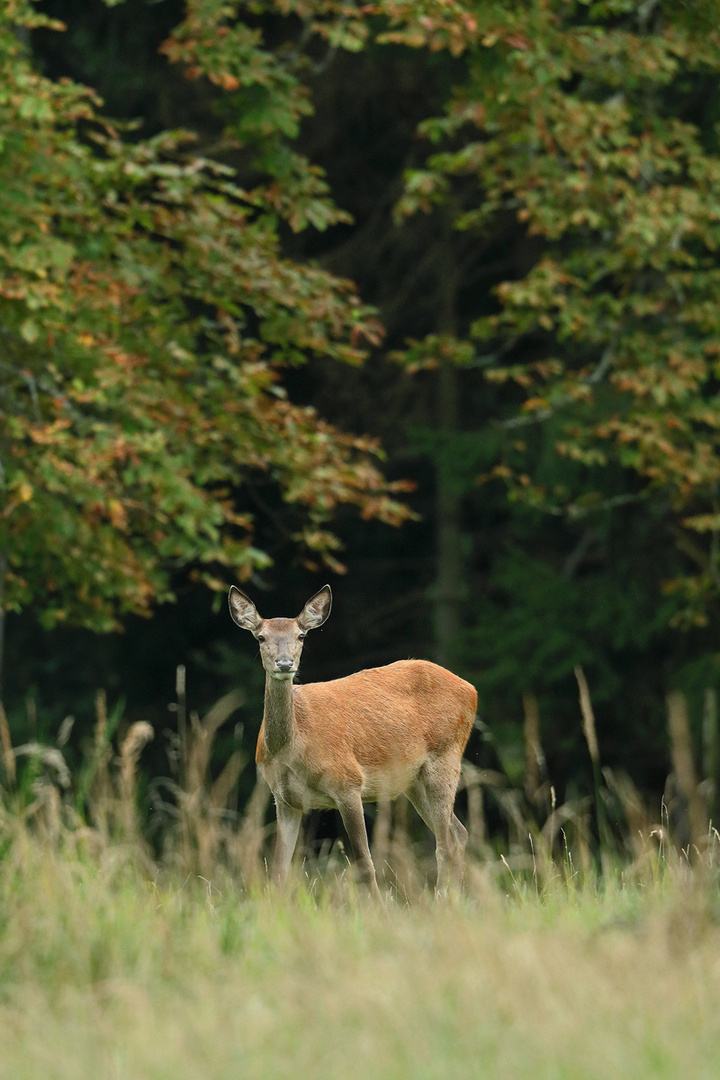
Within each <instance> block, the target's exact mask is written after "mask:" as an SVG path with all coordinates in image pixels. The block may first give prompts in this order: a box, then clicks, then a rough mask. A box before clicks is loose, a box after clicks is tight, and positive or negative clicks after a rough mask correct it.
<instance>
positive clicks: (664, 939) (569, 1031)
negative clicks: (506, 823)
mask: <svg viewBox="0 0 720 1080" xmlns="http://www.w3.org/2000/svg"><path fill="white" fill-rule="evenodd" d="M4 825H5V828H4V833H3V844H4V848H3V857H2V860H0V1031H2V1054H1V1055H0V1076H1V1077H3V1080H4V1078H8V1080H10V1078H12V1080H37V1078H40V1077H43V1078H47V1080H55V1078H57V1080H60V1078H63V1080H64V1078H68V1080H70V1078H72V1080H85V1078H87V1080H90V1078H92V1080H96V1078H97V1077H103V1080H126V1078H131V1077H132V1078H142V1080H165V1078H168V1080H170V1078H173V1080H185V1078H188V1080H190V1078H193V1080H194V1078H200V1077H202V1078H203V1080H225V1078H230V1077H247V1078H248V1080H254V1078H256V1077H257V1078H258V1080H260V1078H261V1077H262V1078H264V1080H274V1078H284V1077H288V1078H290V1077H295V1076H309V1077H313V1078H317V1080H323V1078H328V1080H329V1078H331V1077H333V1078H334V1077H338V1076H342V1077H347V1078H349V1080H352V1078H354V1077H358V1078H361V1077H363V1078H364V1077H368V1076H372V1077H375V1078H378V1080H384V1078H396V1077H397V1078H400V1077H410V1076H412V1077H418V1078H425V1077H427V1078H434V1077H438V1078H440V1077H444V1078H451V1080H452V1078H454V1077H458V1078H459V1077H467V1076H481V1077H488V1078H500V1077H503V1078H504V1077H508V1078H509V1077H518V1076H527V1075H533V1077H535V1078H538V1080H544V1078H548V1080H550V1078H552V1080H558V1078H573V1080H576V1078H587V1080H605V1078H607V1080H618V1078H619V1077H623V1078H625V1077H627V1078H631V1077H637V1078H641V1077H642V1078H643V1080H647V1078H649V1077H658V1078H660V1077H668V1078H671V1077H672V1078H675V1077H678V1076H680V1075H682V1076H688V1077H693V1078H695V1080H701V1078H703V1077H708V1078H710V1077H716V1076H717V1062H718V1060H719V1055H720V1009H719V1008H718V1002H719V1001H720V925H719V923H718V918H717V915H718V905H717V882H716V880H715V876H714V874H713V873H712V868H711V867H710V866H709V864H708V863H707V862H706V864H705V865H703V866H702V867H698V868H695V869H691V868H690V867H689V866H688V865H687V862H686V861H684V860H683V859H682V857H680V858H674V857H673V859H671V860H668V861H667V862H666V863H665V864H663V865H659V866H656V867H655V870H656V871H657V872H656V873H654V875H653V876H652V877H651V878H648V879H647V880H642V879H637V878H636V879H635V880H627V879H626V878H625V876H624V874H623V872H622V871H620V870H618V872H617V873H616V874H612V875H610V876H606V877H605V878H604V879H603V880H600V879H597V878H595V879H594V880H593V879H592V878H591V877H590V876H588V877H586V878H585V879H584V880H583V881H578V880H575V879H573V877H569V876H568V875H567V873H566V872H565V870H564V869H563V867H558V869H557V875H556V878H555V879H554V880H553V881H549V882H546V883H545V885H544V886H543V888H542V889H541V890H540V891H537V890H536V889H534V888H533V881H532V877H531V876H530V877H528V878H526V879H525V880H524V881H522V882H521V881H519V880H518V879H517V877H515V881H514V883H513V880H512V878H510V877H509V876H508V873H507V870H504V867H503V866H502V863H501V864H500V867H497V866H494V867H488V866H481V865H479V864H471V865H470V866H469V868H468V870H469V874H468V884H467V888H466V892H465V894H464V895H463V897H461V898H459V899H456V900H454V901H453V900H451V901H446V902H435V901H434V900H433V899H432V897H431V895H430V894H429V893H421V894H418V895H417V896H415V897H414V898H413V899H412V900H411V901H403V902H401V901H399V900H398V899H393V898H390V899H389V900H388V902H387V904H386V906H385V907H380V906H378V905H374V904H372V903H370V902H369V901H368V900H365V899H363V897H362V896H358V895H357V894H356V893H355V891H354V890H353V888H352V884H351V881H350V878H349V873H346V874H340V875H337V874H335V873H333V874H331V876H330V877H329V878H323V877H321V876H315V877H312V878H311V877H304V878H302V877H300V878H299V879H298V881H297V882H296V883H295V885H294V887H293V889H292V890H291V892H290V893H289V894H287V895H284V896H279V895H277V894H275V893H273V892H272V891H269V890H267V889H266V888H263V887H257V888H256V889H250V890H247V889H242V888H240V887H238V885H237V883H236V882H233V881H232V879H231V878H230V877H228V876H227V874H223V873H222V871H219V872H218V875H217V878H216V880H210V879H207V878H204V877H203V878H200V877H194V878H193V877H189V876H187V877H185V878H181V877H179V876H177V875H175V874H173V873H171V872H168V871H165V872H158V871H155V872H154V873H150V872H149V867H148V865H147V863H146V861H145V860H144V858H140V857H138V852H137V851H136V850H134V849H133V848H132V847H131V846H128V845H124V844H120V843H118V844H109V845H107V846H106V847H104V848H103V849H102V850H101V851H94V852H91V851H89V850H88V849H87V848H86V846H85V844H84V841H82V840H76V842H75V843H68V842H67V838H66V840H65V841H64V842H63V843H60V844H57V843H54V844H53V843H48V841H47V838H43V837H38V836H36V835H33V834H32V832H29V831H28V830H27V828H26V827H25V826H23V825H22V824H20V823H18V822H17V821H15V822H14V823H10V822H8V821H7V820H6V821H5V823H4ZM565 869H566V868H565ZM503 870H504V875H503Z"/></svg>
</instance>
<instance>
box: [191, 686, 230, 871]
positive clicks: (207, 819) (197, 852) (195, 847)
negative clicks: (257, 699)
mask: <svg viewBox="0 0 720 1080" xmlns="http://www.w3.org/2000/svg"><path fill="white" fill-rule="evenodd" d="M178 670H180V669H178ZM181 689H182V691H183V693H184V683H183V685H182V687H181ZM244 701H245V693H244V691H242V690H239V689H236V690H231V691H230V693H229V694H225V695H224V697H222V698H220V700H219V701H217V702H216V703H215V705H213V707H212V708H211V709H210V710H209V711H208V713H207V714H206V715H205V717H204V718H203V719H200V717H199V716H198V714H197V713H196V712H193V713H191V714H190V724H189V726H186V727H185V730H184V736H183V738H182V744H181V747H184V760H181V763H180V765H181V768H180V776H181V778H182V781H184V782H183V783H181V788H180V791H179V807H180V822H181V855H182V857H183V861H184V862H185V864H186V866H187V867H188V868H189V869H191V870H192V871H193V872H196V873H200V874H209V873H211V872H212V871H213V869H214V867H215V865H216V862H217V858H218V853H219V850H220V848H221V846H222V845H223V843H225V845H226V846H227V839H228V838H227V836H226V835H225V833H226V830H224V829H223V825H222V821H221V815H220V813H219V811H220V810H221V809H222V808H223V807H224V806H226V805H227V801H228V799H229V797H230V794H231V792H232V789H233V788H234V786H235V784H236V783H237V781H238V779H239V777H240V773H241V771H242V769H243V767H244V764H245V758H244V756H243V755H241V754H238V753H236V754H233V755H232V757H231V758H230V759H229V761H228V762H227V763H226V765H225V767H224V769H223V771H222V772H221V774H220V776H219V777H218V778H217V780H216V781H215V782H214V783H211V782H210V780H209V767H210V758H211V755H212V748H213V744H214V741H215V736H216V735H217V732H218V730H219V729H220V727H221V726H222V725H223V724H224V723H225V721H226V720H227V719H228V718H229V717H230V716H231V715H232V713H233V712H234V711H235V710H236V709H237V708H238V707H239V706H240V705H242V704H243V702H244ZM178 711H179V713H180V712H181V710H180V702H179V704H178ZM181 735H183V733H182V732H181Z"/></svg>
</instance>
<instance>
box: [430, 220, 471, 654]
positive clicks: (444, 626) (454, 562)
mask: <svg viewBox="0 0 720 1080" xmlns="http://www.w3.org/2000/svg"><path fill="white" fill-rule="evenodd" d="M438 274H439V281H438V292H439V298H440V307H439V312H438V329H439V331H440V333H442V334H452V335H455V334H456V333H457V315H456V303H457V286H458V268H457V265H456V262H455V256H454V250H453V231H452V225H451V222H450V218H449V216H448V217H447V218H446V221H445V230H444V238H443V242H442V243H441V244H440V245H439V258H438ZM459 383H460V379H459V372H458V369H457V367H456V366H455V365H454V364H453V363H452V362H449V361H442V360H441V362H440V366H439V369H438V380H437V391H438V396H437V413H436V417H437V430H438V432H439V435H440V438H439V440H438V448H437V454H436V458H435V489H436V495H435V522H436V525H435V545H436V578H435V658H436V660H437V662H438V663H439V664H442V665H443V666H445V667H450V668H452V667H454V666H455V662H456V657H457V645H458V639H459V635H460V628H461V615H460V611H461V604H462V599H463V595H464V567H463V543H462V505H461V504H462V496H461V493H460V486H459V484H458V480H457V475H456V468H455V465H454V461H453V457H452V451H451V443H452V437H453V435H454V434H455V432H457V430H458V428H459V426H460V385H459Z"/></svg>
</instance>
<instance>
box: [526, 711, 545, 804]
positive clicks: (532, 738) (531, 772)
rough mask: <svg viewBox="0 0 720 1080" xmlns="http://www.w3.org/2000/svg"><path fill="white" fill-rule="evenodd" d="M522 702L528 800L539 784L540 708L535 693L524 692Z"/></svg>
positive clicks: (540, 761) (532, 797) (534, 797)
mask: <svg viewBox="0 0 720 1080" xmlns="http://www.w3.org/2000/svg"><path fill="white" fill-rule="evenodd" d="M522 703H523V739H524V743H525V794H526V796H527V799H528V802H531V803H534V802H535V801H536V799H537V795H538V792H539V790H540V784H541V768H542V761H543V756H542V746H541V744H540V709H539V708H538V700H537V698H536V697H535V694H531V693H530V692H525V693H524V694H523V696H522Z"/></svg>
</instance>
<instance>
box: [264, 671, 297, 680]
mask: <svg viewBox="0 0 720 1080" xmlns="http://www.w3.org/2000/svg"><path fill="white" fill-rule="evenodd" d="M294 674H295V672H294V671H271V672H270V677H271V678H272V679H280V680H282V681H284V682H286V681H287V680H288V679H292V677H293V676H294Z"/></svg>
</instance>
